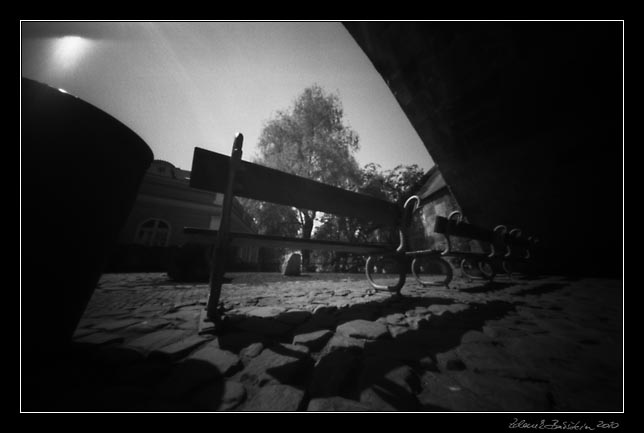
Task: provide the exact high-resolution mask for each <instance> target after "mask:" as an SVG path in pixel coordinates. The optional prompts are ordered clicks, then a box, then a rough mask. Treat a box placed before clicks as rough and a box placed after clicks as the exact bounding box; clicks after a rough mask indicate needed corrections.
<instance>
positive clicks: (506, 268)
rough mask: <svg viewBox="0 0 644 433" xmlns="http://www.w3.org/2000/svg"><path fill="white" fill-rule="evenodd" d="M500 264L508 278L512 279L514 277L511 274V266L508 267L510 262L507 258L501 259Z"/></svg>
mask: <svg viewBox="0 0 644 433" xmlns="http://www.w3.org/2000/svg"><path fill="white" fill-rule="evenodd" d="M501 266H503V270H504V271H505V273H506V274H508V278H509V279H510V280H514V277H513V275H512V268H511V267H510V264H509V263H508V261H507V260H503V262H502V263H501Z"/></svg>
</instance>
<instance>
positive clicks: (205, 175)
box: [190, 147, 400, 226]
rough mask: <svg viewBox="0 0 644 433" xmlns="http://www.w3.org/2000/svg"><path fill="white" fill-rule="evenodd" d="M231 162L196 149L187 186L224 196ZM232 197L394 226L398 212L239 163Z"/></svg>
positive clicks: (349, 193) (331, 188) (378, 201)
mask: <svg viewBox="0 0 644 433" xmlns="http://www.w3.org/2000/svg"><path fill="white" fill-rule="evenodd" d="M229 160H230V158H229V157H228V156H225V155H221V154H219V153H216V152H211V151H209V150H205V149H202V148H199V147H196V148H195V150H194V155H193V159H192V172H191V174H190V186H191V187H193V188H199V189H204V190H207V191H212V192H219V193H224V192H225V187H226V182H227V179H228V164H229ZM235 176H236V177H235V187H234V192H233V194H234V195H235V196H240V197H246V198H251V199H254V200H260V201H267V202H271V203H277V204H281V205H286V206H293V207H296V208H300V209H308V210H316V211H322V212H326V213H330V214H334V215H342V216H348V217H356V218H364V219H367V220H370V221H373V222H375V223H380V224H386V225H390V226H395V225H397V224H396V223H397V222H398V219H399V216H400V209H399V208H398V206H396V205H395V204H393V203H390V202H387V201H385V200H381V199H378V198H375V197H371V196H368V195H364V194H359V193H356V192H352V191H347V190H344V189H341V188H337V187H334V186H330V185H326V184H323V183H320V182H316V181H313V180H311V179H306V178H303V177H300V176H295V175H292V174H288V173H284V172H281V171H279V170H275V169H272V168H268V167H264V166H261V165H257V164H253V163H250V162H246V161H241V164H240V166H239V169H238V171H237V173H236V175H235Z"/></svg>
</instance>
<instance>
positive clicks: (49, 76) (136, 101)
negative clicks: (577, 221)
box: [22, 22, 434, 170]
mask: <svg viewBox="0 0 644 433" xmlns="http://www.w3.org/2000/svg"><path fill="white" fill-rule="evenodd" d="M22 75H23V76H24V77H27V78H31V79H34V80H37V81H41V82H43V83H46V84H48V85H50V86H53V87H57V88H61V89H64V90H65V91H67V92H68V93H71V94H73V95H76V96H78V97H80V98H82V99H84V100H85V101H87V102H90V103H92V104H93V105H95V106H97V107H99V108H101V109H102V110H104V111H106V112H107V113H109V114H111V115H112V116H114V117H116V118H117V119H118V120H120V121H121V122H123V123H124V124H126V125H127V126H129V127H130V128H131V129H132V130H133V131H135V132H136V133H137V134H138V135H139V136H140V137H141V138H143V140H145V142H146V143H147V144H148V145H149V146H150V148H151V149H152V151H153V152H154V156H155V158H157V159H163V160H166V161H169V162H171V163H173V164H174V165H176V166H178V167H180V168H183V169H188V170H189V169H190V167H191V165H192V149H193V148H194V147H195V146H198V147H203V148H206V149H210V150H213V151H215V152H219V153H223V154H227V155H228V154H230V151H231V148H232V142H233V137H234V135H235V133H236V132H237V131H240V132H242V133H243V134H244V138H245V139H244V159H246V160H251V159H252V158H253V157H254V156H255V155H256V144H257V140H258V138H259V134H260V132H261V130H262V127H263V125H264V124H265V122H266V121H267V120H269V119H270V118H271V117H272V116H273V115H274V114H275V112H276V111H278V110H286V109H289V108H290V107H291V105H292V103H293V101H294V100H295V98H296V97H297V96H298V95H299V94H300V93H301V92H302V91H303V90H304V89H305V88H306V87H308V86H310V85H312V84H314V83H317V84H319V85H320V86H322V87H323V88H324V89H325V90H326V91H328V92H332V93H336V94H338V95H339V97H340V100H341V101H342V104H343V107H344V114H345V116H344V118H345V123H346V124H348V125H350V126H351V127H352V128H353V129H354V130H355V131H356V132H357V133H358V134H359V136H360V147H361V149H360V151H359V152H358V153H357V154H356V158H357V159H358V162H359V163H360V165H364V164H367V163H369V162H375V163H377V164H380V165H381V166H382V168H383V169H391V168H394V167H395V166H396V165H398V164H418V165H419V166H420V167H422V168H423V169H424V170H428V169H429V168H431V167H432V166H433V165H434V163H433V161H432V159H431V157H430V156H429V154H428V152H427V150H426V148H425V147H424V145H423V143H422V141H421V140H420V138H419V137H418V134H417V133H416V132H415V130H414V129H413V127H412V126H411V124H410V123H409V121H408V119H407V117H406V116H405V114H404V113H403V111H402V109H401V108H400V106H399V105H398V103H397V101H396V100H395V98H394V96H393V95H392V93H391V91H390V90H389V88H388V87H387V85H386V84H385V82H384V80H383V79H382V77H381V76H380V75H379V74H378V73H377V72H376V70H375V69H374V67H373V65H372V64H371V62H370V61H369V59H368V58H367V56H366V55H365V54H364V53H363V52H362V50H361V49H360V47H359V46H358V45H357V44H356V42H355V41H354V40H353V38H352V37H351V35H350V34H349V33H348V32H347V31H346V30H345V28H344V27H343V26H342V24H340V23H333V22H257V23H249V22H242V23H233V22H179V23H174V22H23V23H22Z"/></svg>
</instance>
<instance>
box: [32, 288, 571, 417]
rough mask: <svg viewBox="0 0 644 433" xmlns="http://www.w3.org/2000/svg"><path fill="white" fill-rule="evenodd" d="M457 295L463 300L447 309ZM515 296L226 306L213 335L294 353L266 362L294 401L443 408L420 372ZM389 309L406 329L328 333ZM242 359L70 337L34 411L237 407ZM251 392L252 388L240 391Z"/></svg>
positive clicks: (272, 378)
mask: <svg viewBox="0 0 644 433" xmlns="http://www.w3.org/2000/svg"><path fill="white" fill-rule="evenodd" d="M559 286H562V287H563V285H552V284H546V285H542V286H538V287H535V288H532V289H528V290H527V291H524V292H523V293H522V294H528V293H526V292H528V291H530V290H531V291H532V292H531V293H530V294H532V293H534V294H537V293H547V292H549V291H552V290H557V289H558V288H560V287H559ZM505 287H507V285H506V284H504V283H487V284H481V285H480V286H475V287H471V288H470V289H469V290H468V292H469V293H483V292H485V291H495V290H502V289H503V288H505ZM428 290H431V289H428ZM461 290H463V291H464V289H461ZM457 304H458V305H459V306H460V308H457V309H455V310H454V311H450V308H452V307H454V306H455V305H457ZM520 304H521V301H517V303H511V302H504V301H490V302H487V303H468V304H463V303H460V302H458V301H457V300H455V299H453V298H450V297H421V296H391V297H389V298H387V299H380V300H375V301H369V302H363V303H358V304H352V305H348V306H345V307H342V308H336V307H322V308H319V309H318V310H316V312H315V313H310V312H303V311H295V312H283V313H280V314H278V315H276V316H274V317H270V318H262V317H252V316H247V315H229V316H227V319H226V321H225V322H224V323H225V325H224V327H223V328H222V329H220V330H219V333H218V335H217V339H218V346H219V348H220V349H222V350H226V351H230V352H233V353H235V354H237V355H240V352H241V351H242V349H244V348H247V347H248V346H249V345H251V344H253V343H262V344H263V347H264V348H269V349H270V350H272V351H273V352H274V353H276V354H277V355H281V356H284V357H289V358H291V359H292V362H287V363H283V364H280V365H277V366H269V368H268V369H267V370H266V373H267V376H268V377H269V379H268V380H269V383H270V382H275V383H282V384H287V385H291V386H293V387H295V388H297V389H300V390H302V391H304V395H305V397H304V399H303V401H302V403H301V404H300V406H299V407H298V409H299V410H306V407H307V405H308V402H309V401H310V400H311V399H315V398H324V397H335V396H340V397H344V398H348V399H351V400H355V401H360V400H363V401H364V400H365V395H367V397H366V398H367V400H368V401H369V402H375V403H374V404H373V405H371V407H372V408H375V409H373V410H380V411H389V410H403V411H449V410H450V408H449V407H447V405H445V406H442V405H432V404H424V405H423V404H421V403H420V401H419V400H418V399H417V396H416V394H417V393H418V391H419V390H420V383H419V382H418V378H419V377H421V375H422V374H423V373H424V372H428V371H429V372H435V373H439V364H440V363H441V362H443V363H444V361H441V359H439V358H440V356H441V354H444V353H445V352H449V351H452V350H453V349H454V348H456V347H457V346H459V345H460V344H461V339H462V338H463V336H464V335H465V334H466V333H467V332H469V331H481V329H482V327H483V326H484V325H485V323H486V322H487V321H489V320H498V319H501V318H503V317H504V316H506V315H507V314H508V313H510V312H512V311H514V310H515V307H516V305H520ZM427 309H429V311H433V312H431V313H430V314H425V316H424V317H423V315H422V314H420V315H416V313H417V312H418V311H419V310H420V311H425V312H426V311H427ZM392 317H398V319H400V320H403V318H407V319H411V320H412V321H413V322H414V325H413V326H407V329H402V328H401V327H398V330H401V329H402V330H403V331H404V332H400V333H399V334H395V333H388V334H387V335H385V336H384V338H378V339H376V340H362V339H360V338H355V339H354V338H348V337H344V336H342V335H341V334H340V333H334V332H335V331H336V329H337V327H338V326H341V325H343V324H345V323H348V322H351V321H355V320H365V321H370V322H377V321H380V322H381V323H383V324H385V323H386V321H387V320H388V318H389V319H391V318H392ZM389 326H391V323H390V324H389ZM396 326H397V325H395V326H393V327H394V328H395V327H396ZM401 326H402V325H401ZM390 329H391V328H390ZM324 330H327V331H330V332H327V333H326V337H324V339H323V341H321V344H320V345H319V347H314V348H311V350H310V353H308V354H307V353H306V352H302V351H299V350H296V347H295V346H289V345H290V344H292V343H293V338H294V337H295V336H296V335H301V334H309V333H314V332H318V331H324ZM322 334H324V332H322ZM394 335H395V336H394ZM319 343H320V342H319ZM243 367H244V366H243V365H241V364H240V365H239V366H238V367H237V368H236V369H234V370H232V371H228V372H227V374H226V375H224V374H222V372H220V371H219V370H218V369H217V368H216V367H214V366H213V365H212V364H210V363H205V362H201V361H194V360H192V361H190V362H186V361H185V360H184V361H175V360H169V359H163V358H155V357H152V356H147V355H146V354H142V353H141V352H139V351H137V350H135V349H129V348H127V347H126V346H118V347H113V346H102V347H93V346H92V347H88V346H82V345H75V346H74V349H73V350H72V351H71V352H70V354H69V356H68V357H61V358H60V360H59V362H55V363H51V365H50V366H48V367H47V368H46V369H45V370H43V371H45V375H42V374H40V375H35V376H34V378H35V379H34V382H38V380H39V379H38V378H41V379H42V378H44V377H45V376H46V377H47V379H46V380H44V379H42V380H41V383H40V385H41V386H36V388H38V389H40V390H41V391H42V389H45V388H47V391H46V392H44V393H43V394H42V395H40V396H38V397H36V398H35V399H34V402H35V404H36V406H37V405H38V404H40V405H41V406H40V407H37V408H36V409H35V410H54V411H56V410H73V411H153V412H155V411H161V412H163V411H211V410H216V409H217V408H219V410H222V407H223V408H224V410H244V403H243V401H244V400H242V404H241V405H237V406H236V407H235V406H231V407H229V408H227V406H225V405H223V399H224V387H225V383H226V379H230V378H231V375H233V374H235V373H239V372H240V370H241V369H242V368H243ZM447 367H448V369H463V368H465V366H464V365H463V364H462V363H460V364H459V362H458V361H456V362H453V363H452V364H449V362H448V364H447ZM442 368H445V365H442V366H441V369H442ZM41 370H42V369H41ZM410 372H413V374H409V373H410ZM402 376H404V378H403V379H402V380H401V379H400V377H402ZM397 378H398V379H397ZM233 380H235V381H236V380H239V381H241V382H242V383H244V385H245V386H246V388H247V389H250V390H255V391H256V390H257V388H258V387H259V386H261V385H264V383H253V384H248V383H246V382H244V380H245V379H244V376H243V375H242V376H240V375H237V376H235V377H234V378H233ZM250 396H251V393H249V396H248V397H247V398H246V400H248V398H250Z"/></svg>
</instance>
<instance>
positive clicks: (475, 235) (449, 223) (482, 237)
mask: <svg viewBox="0 0 644 433" xmlns="http://www.w3.org/2000/svg"><path fill="white" fill-rule="evenodd" d="M434 231H435V232H436V233H441V234H446V233H449V235H450V236H457V237H463V238H470V239H475V240H477V241H484V242H492V241H493V240H494V233H493V232H492V231H491V230H487V229H484V228H482V227H478V226H475V225H472V224H467V223H464V222H461V223H457V222H456V221H455V220H448V219H447V218H445V217H442V216H437V217H436V223H435V224H434Z"/></svg>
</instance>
